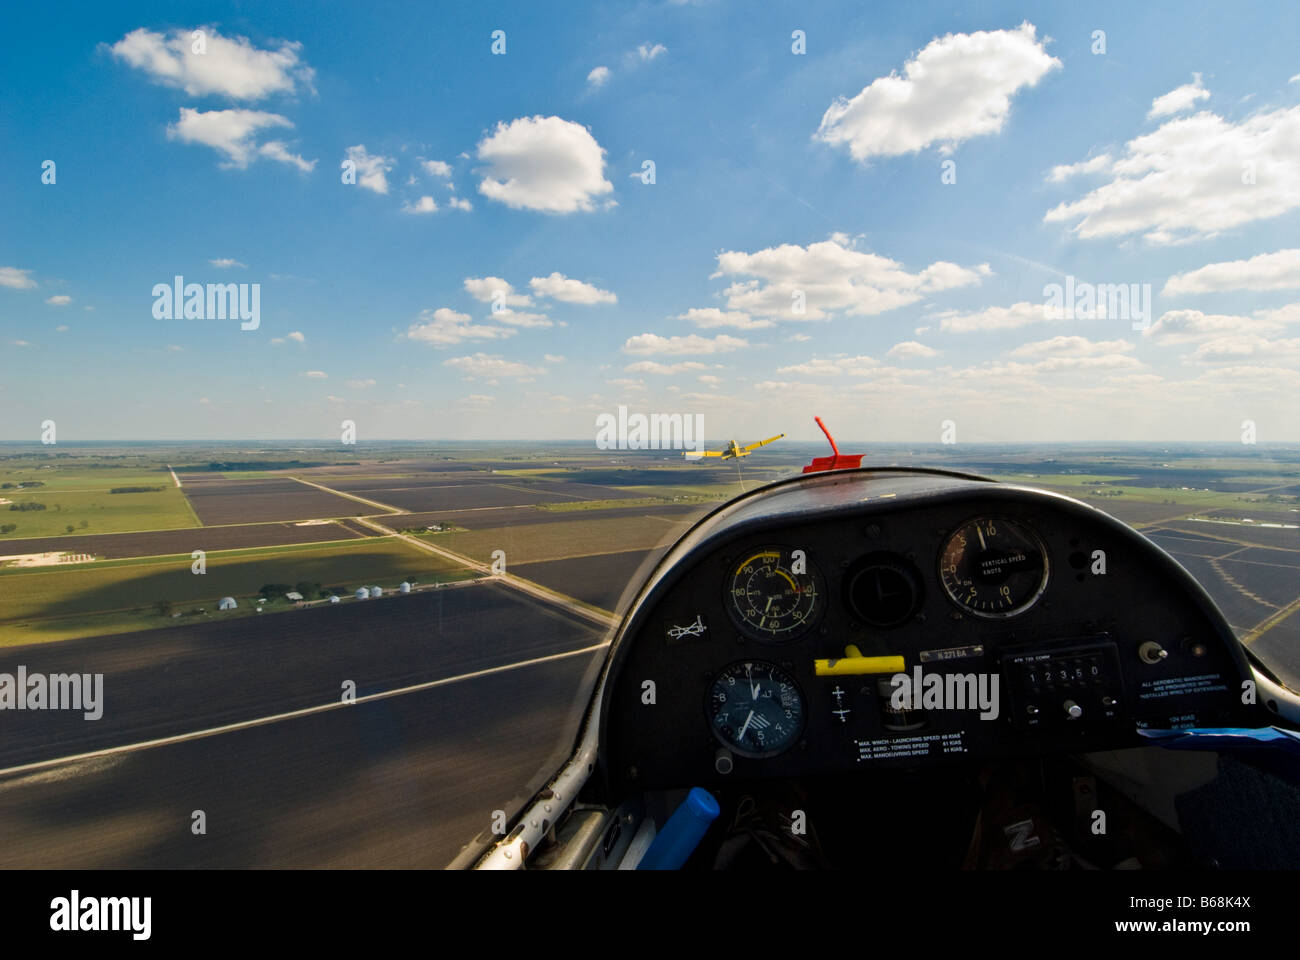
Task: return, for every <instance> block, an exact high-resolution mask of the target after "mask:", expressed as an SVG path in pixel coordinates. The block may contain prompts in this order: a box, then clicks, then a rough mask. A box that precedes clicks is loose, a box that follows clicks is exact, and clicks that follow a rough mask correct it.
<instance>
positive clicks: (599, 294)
mask: <svg viewBox="0 0 1300 960" xmlns="http://www.w3.org/2000/svg"><path fill="white" fill-rule="evenodd" d="M528 285H529V286H530V287H532V289H533V293H535V294H536V295H537V296H539V297H550V298H552V299H554V300H562V301H563V302H565V303H582V304H588V305H590V304H596V303H618V297H616V296H615V295H614V294H612V293H610V292H609V291H608V290H601V289H600V288H599V287H593V286H592V285H591V284H589V283H583V282H582V281H581V280H572V279H570V278H569V277H566V276H565V275H564V274H562V273H559V272H558V271H557V272H555V273H552V274H551V275H550V276H549V277H533V278H532V279H531V280H529V281H528Z"/></svg>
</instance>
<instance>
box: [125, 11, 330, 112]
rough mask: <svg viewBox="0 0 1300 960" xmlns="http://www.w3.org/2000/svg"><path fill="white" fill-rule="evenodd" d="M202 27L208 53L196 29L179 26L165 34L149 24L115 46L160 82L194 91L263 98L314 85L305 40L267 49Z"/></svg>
mask: <svg viewBox="0 0 1300 960" xmlns="http://www.w3.org/2000/svg"><path fill="white" fill-rule="evenodd" d="M202 29H203V33H204V44H205V49H204V51H203V52H202V53H196V52H195V50H194V45H195V40H194V38H193V37H192V36H191V34H192V32H193V31H191V30H173V31H172V32H171V33H170V34H167V35H165V36H164V35H163V34H161V33H154V32H153V31H151V30H147V29H145V28H144V27H141V28H139V29H138V30H133V31H131V32H130V33H128V34H127V35H126V36H124V37H123V38H122V39H121V40H119V41H118V42H117V43H115V44H113V45H112V46H111V47H110V48H109V49H110V50H111V51H112V54H113V56H115V57H117V58H118V59H119V60H122V61H123V62H125V63H127V64H129V65H130V66H132V67H135V68H136V69H137V70H143V71H144V72H145V73H146V74H148V75H149V76H150V77H151V78H152V79H153V80H154V82H155V83H160V84H163V85H164V86H169V87H176V88H178V89H180V90H184V91H185V92H186V93H188V94H189V95H190V96H192V97H201V96H206V95H208V94H218V95H221V96H225V97H229V98H230V99H232V100H260V99H262V98H263V97H267V96H270V95H272V94H292V93H294V92H296V90H297V88H298V86H299V85H302V86H303V87H304V88H306V89H308V90H310V89H311V84H312V76H313V71H312V69H311V68H310V67H309V66H307V65H306V64H305V63H304V62H303V61H302V60H301V59H300V57H299V53H300V51H301V50H302V44H301V43H291V42H288V41H285V42H283V43H281V44H280V45H279V47H278V48H276V49H266V50H261V49H258V48H257V47H255V46H253V45H252V43H250V42H249V40H248V39H247V38H246V37H238V36H236V37H223V36H221V34H219V33H218V32H217V31H216V30H214V29H213V28H212V27H204V28H202Z"/></svg>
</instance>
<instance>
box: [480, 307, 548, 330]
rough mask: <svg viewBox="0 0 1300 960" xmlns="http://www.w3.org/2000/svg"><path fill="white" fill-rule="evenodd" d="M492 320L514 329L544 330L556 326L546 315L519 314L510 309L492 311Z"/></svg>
mask: <svg viewBox="0 0 1300 960" xmlns="http://www.w3.org/2000/svg"><path fill="white" fill-rule="evenodd" d="M491 319H492V320H496V321H498V322H499V323H508V324H510V326H512V327H531V328H534V329H539V328H541V329H544V328H546V327H553V326H555V323H554V321H552V320H551V318H550V317H548V316H547V315H546V314H544V313H517V312H516V311H514V310H511V309H510V308H509V307H506V308H504V309H501V310H494V311H492V316H491Z"/></svg>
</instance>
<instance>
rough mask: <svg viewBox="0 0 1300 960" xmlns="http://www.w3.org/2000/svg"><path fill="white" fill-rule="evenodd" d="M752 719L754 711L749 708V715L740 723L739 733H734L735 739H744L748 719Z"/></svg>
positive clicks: (747, 727)
mask: <svg viewBox="0 0 1300 960" xmlns="http://www.w3.org/2000/svg"><path fill="white" fill-rule="evenodd" d="M753 719H754V711H753V710H751V711H749V716H747V717H746V718H745V722H744V723H743V724H742V725H741V727H740V733H738V734H736V739H737V740H744V739H745V731H746V730H748V729H749V721H751V720H753Z"/></svg>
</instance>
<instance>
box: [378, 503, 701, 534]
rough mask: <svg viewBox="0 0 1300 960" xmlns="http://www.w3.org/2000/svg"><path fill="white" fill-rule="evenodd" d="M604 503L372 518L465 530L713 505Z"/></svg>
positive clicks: (682, 513)
mask: <svg viewBox="0 0 1300 960" xmlns="http://www.w3.org/2000/svg"><path fill="white" fill-rule="evenodd" d="M602 503H604V504H608V506H607V507H604V508H603V509H601V510H599V511H595V512H590V511H584V510H578V511H568V510H547V509H545V508H544V507H533V506H527V507H487V508H480V509H476V510H444V511H440V512H430V513H399V514H394V515H392V516H386V517H376V518H375V519H376V520H377V521H378V522H379V523H381V524H383V525H384V526H386V527H388V528H389V529H392V530H406V529H411V528H416V529H422V528H424V527H426V526H428V525H429V524H432V523H451V524H454V525H455V526H457V527H464V528H465V529H467V530H483V529H487V528H496V527H514V526H521V525H533V524H542V523H573V522H574V521H575V520H582V519H602V520H603V519H615V518H629V517H645V516H655V517H669V518H672V519H673V520H678V519H694V518H696V517H701V516H703V515H704V514H705V513H706V512H707V511H708V510H709V509H711V508H712V507H714V506H716V504H714V503H713V502H704V503H690V504H681V503H667V502H659V503H640V504H638V505H637V506H630V507H623V506H620V501H617V500H611V501H602Z"/></svg>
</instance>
